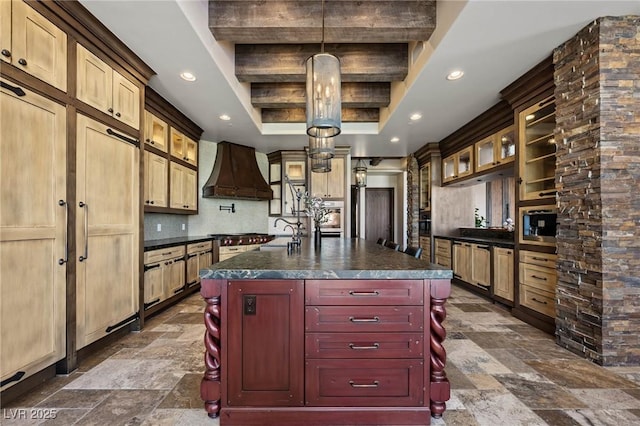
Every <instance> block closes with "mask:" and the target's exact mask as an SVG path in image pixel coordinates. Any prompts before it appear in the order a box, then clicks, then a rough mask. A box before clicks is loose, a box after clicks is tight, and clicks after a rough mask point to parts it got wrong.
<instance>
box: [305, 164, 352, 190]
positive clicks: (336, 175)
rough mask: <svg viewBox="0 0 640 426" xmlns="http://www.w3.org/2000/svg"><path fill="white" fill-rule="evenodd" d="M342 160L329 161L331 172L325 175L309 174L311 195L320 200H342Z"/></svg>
mask: <svg viewBox="0 0 640 426" xmlns="http://www.w3.org/2000/svg"><path fill="white" fill-rule="evenodd" d="M344 186H345V184H344V158H343V157H334V158H332V159H331V171H330V172H327V173H315V172H311V193H312V195H313V196H314V197H320V198H322V199H341V198H344Z"/></svg>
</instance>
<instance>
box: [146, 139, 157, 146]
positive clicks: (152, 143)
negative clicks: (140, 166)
mask: <svg viewBox="0 0 640 426" xmlns="http://www.w3.org/2000/svg"><path fill="white" fill-rule="evenodd" d="M147 142H149V143H150V144H151V145H155V144H156V142H155V141H154V140H153V139H152V140H149V139H147Z"/></svg>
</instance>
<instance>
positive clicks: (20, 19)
mask: <svg viewBox="0 0 640 426" xmlns="http://www.w3.org/2000/svg"><path fill="white" fill-rule="evenodd" d="M3 3H7V2H6V1H3ZM10 3H12V7H13V10H12V14H13V21H12V38H11V41H12V55H11V56H12V63H13V65H15V66H16V67H18V68H21V69H23V70H24V71H26V72H28V73H29V74H31V75H33V76H35V77H37V78H39V79H41V80H43V81H45V82H47V83H49V84H51V85H52V86H55V87H57V88H58V89H60V90H62V91H65V92H66V91H67V35H66V34H65V33H64V32H63V31H62V30H61V29H59V28H58V27H56V26H55V25H54V24H52V23H51V22H49V21H48V20H47V19H46V18H45V17H43V16H42V15H40V14H39V13H38V12H36V11H35V10H33V9H32V8H31V7H30V6H28V5H27V4H26V3H24V2H22V1H13V2H10ZM3 12H4V10H3ZM19 59H24V60H25V61H26V65H22V64H20V63H19Z"/></svg>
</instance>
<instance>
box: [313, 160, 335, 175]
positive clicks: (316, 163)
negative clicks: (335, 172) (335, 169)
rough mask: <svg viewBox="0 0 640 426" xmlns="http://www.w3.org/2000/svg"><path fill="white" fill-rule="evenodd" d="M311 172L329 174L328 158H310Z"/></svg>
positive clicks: (329, 162) (329, 163)
mask: <svg viewBox="0 0 640 426" xmlns="http://www.w3.org/2000/svg"><path fill="white" fill-rule="evenodd" d="M311 171H312V172H314V173H329V172H330V171H331V159H330V158H312V159H311Z"/></svg>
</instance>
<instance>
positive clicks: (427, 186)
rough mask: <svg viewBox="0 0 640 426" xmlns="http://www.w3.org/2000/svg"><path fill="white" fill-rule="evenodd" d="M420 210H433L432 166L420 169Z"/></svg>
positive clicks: (427, 164)
mask: <svg viewBox="0 0 640 426" xmlns="http://www.w3.org/2000/svg"><path fill="white" fill-rule="evenodd" d="M420 210H425V211H428V210H431V164H430V163H426V164H425V165H424V166H422V167H421V168H420Z"/></svg>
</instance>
